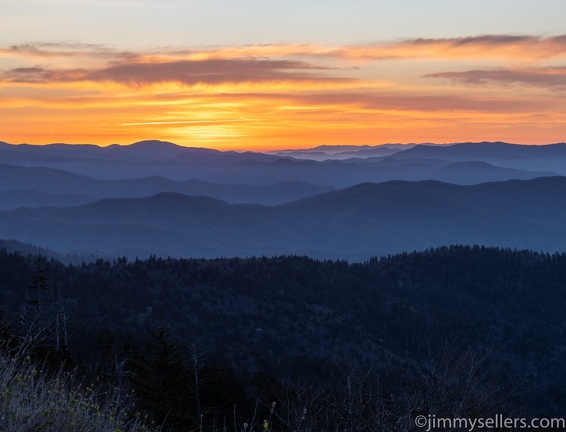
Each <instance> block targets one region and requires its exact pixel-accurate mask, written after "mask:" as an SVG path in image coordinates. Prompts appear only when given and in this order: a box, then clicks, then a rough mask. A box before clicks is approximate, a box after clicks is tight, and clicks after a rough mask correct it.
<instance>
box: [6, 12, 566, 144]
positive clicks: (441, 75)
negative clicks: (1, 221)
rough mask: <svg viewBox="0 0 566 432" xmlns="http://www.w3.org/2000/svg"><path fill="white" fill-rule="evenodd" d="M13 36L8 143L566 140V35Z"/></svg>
mask: <svg viewBox="0 0 566 432" xmlns="http://www.w3.org/2000/svg"><path fill="white" fill-rule="evenodd" d="M55 3H56V2H55ZM63 3H64V2H63ZM86 3H88V2H85V4H86ZM92 3H95V2H92ZM107 3H112V2H107ZM125 3H126V4H130V5H133V3H129V2H125ZM2 41H4V40H2ZM4 42H5V44H4V45H3V46H0V130H1V131H2V133H1V136H0V140H3V141H6V142H10V143H22V142H29V143H38V144H43V143H50V142H68V143H96V144H100V145H108V144H111V143H122V144H126V143H131V142H135V141H139V140H143V139H161V140H169V141H173V142H175V143H178V144H182V145H186V146H199V147H212V148H218V149H242V150H243V149H260V150H265V149H276V148H301V147H311V146H315V145H319V144H379V143H387V142H404V143H407V142H438V143H446V142H458V141H488V140H501V141H508V142H515V143H525V144H526V143H551V142H559V141H564V140H565V137H566V114H565V113H566V102H565V100H566V99H565V97H564V96H565V91H566V35H560V34H555V35H547V36H538V35H526V34H494V33H490V34H477V35H471V36H458V37H427V35H426V34H423V35H422V37H419V38H404V39H396V40H387V39H386V38H382V39H380V40H373V41H368V42H365V43H358V44H352V43H348V44H332V43H328V44H321V43H315V42H312V41H309V40H305V41H304V42H302V43H258V44H226V45H224V46H218V45H215V46H208V47H207V46H204V47H203V46H191V45H189V44H185V45H184V46H179V45H177V46H171V47H169V48H168V47H160V48H154V47H153V46H155V44H148V45H147V48H140V47H138V48H135V49H121V48H120V47H119V45H110V44H100V43H98V41H96V40H94V41H88V42H86V41H84V42H74V41H64V42H60V41H59V42H57V41H56V42H53V41H49V42H29V41H28V40H21V41H19V43H16V44H14V43H12V44H10V43H8V42H7V41H4Z"/></svg>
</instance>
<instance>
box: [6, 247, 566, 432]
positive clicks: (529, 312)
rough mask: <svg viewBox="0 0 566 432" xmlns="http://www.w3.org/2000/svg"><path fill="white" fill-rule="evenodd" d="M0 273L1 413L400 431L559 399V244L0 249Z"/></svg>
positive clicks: (118, 425) (175, 426)
mask: <svg viewBox="0 0 566 432" xmlns="http://www.w3.org/2000/svg"><path fill="white" fill-rule="evenodd" d="M0 287H1V291H0V300H1V304H2V305H4V309H5V311H6V317H7V319H6V321H7V322H8V323H9V324H10V325H8V326H7V327H6V328H5V329H4V331H3V332H2V335H3V336H2V338H3V340H4V346H7V345H6V343H7V342H6V341H12V342H11V343H12V344H13V345H10V346H11V348H10V349H5V350H4V351H5V352H4V354H3V355H2V358H1V361H2V364H3V365H4V366H5V367H3V368H2V373H5V374H6V375H5V377H4V378H3V380H2V381H1V382H0V385H1V388H0V391H1V392H2V393H1V395H2V396H1V397H2V404H3V405H2V406H3V408H2V409H3V410H5V411H4V412H3V415H4V417H3V421H6V422H7V421H8V420H7V419H9V418H10V419H12V420H11V421H14V419H16V418H18V419H23V420H21V421H28V423H21V424H20V427H19V428H18V427H16V426H13V429H6V430H30V431H31V430H65V429H66V430H88V431H90V430H93V431H97V430H109V431H110V430H124V431H126V430H143V429H141V428H142V427H145V426H142V420H144V422H145V424H146V425H150V426H151V425H152V423H151V422H153V425H158V427H159V428H161V430H172V431H173V430H183V431H185V430H207V431H241V430H245V431H250V430H256V431H257V430H264V429H265V427H264V421H265V420H267V421H266V422H265V423H266V424H267V428H268V429H269V430H272V431H302V432H310V431H326V430H329V431H330V430H331V431H362V430H389V431H406V430H418V429H416V428H415V426H414V425H413V419H414V418H415V416H417V415H420V414H422V415H428V414H431V415H432V414H434V415H437V416H441V415H446V416H456V417H466V416H473V417H478V416H490V415H494V414H504V415H509V416H518V415H520V416H525V417H529V416H538V417H541V416H553V415H554V416H555V415H559V414H560V413H563V412H564V410H565V409H566V393H565V390H564V389H565V388H566V382H565V380H566V373H565V372H566V367H565V363H564V358H565V355H566V349H565V348H564V347H566V323H565V322H564V319H563V310H564V308H565V306H566V256H565V255H558V254H556V255H547V254H538V253H534V252H527V251H512V250H502V249H497V248H481V247H449V248H448V247H447V248H439V249H434V250H429V251H425V252H421V253H413V254H401V255H396V256H391V257H386V258H381V259H372V260H370V261H369V262H367V263H364V264H348V263H346V262H341V261H337V262H336V261H324V262H322V261H315V260H311V259H309V258H306V257H296V256H289V257H277V258H249V259H215V260H194V259H190V260H176V259H161V258H157V257H152V258H150V259H148V260H143V261H140V260H136V261H128V260H126V259H125V258H121V259H117V260H115V261H112V262H110V261H105V260H98V261H96V262H93V263H90V264H88V263H83V264H81V265H64V264H62V263H60V262H58V261H54V260H47V259H45V258H42V257H38V256H33V255H29V256H23V255H21V254H19V253H16V252H7V251H6V250H0ZM29 335H35V336H34V339H33V343H32V341H30V340H29ZM23 347H25V349H24V348H23ZM24 351H25V353H26V354H25V355H23V354H22V353H23V352H24ZM14 353H20V354H17V355H16V354H14ZM28 357H29V358H28ZM62 364H63V366H61V365H62ZM15 377H19V378H18V379H15ZM79 377H80V378H79ZM18 382H21V383H25V385H19V384H18ZM46 389H47V390H46ZM25 392H28V393H25ZM56 394H58V395H59V396H57V397H55V396H52V395H56ZM25 401H30V402H29V403H28V402H25ZM34 401H36V402H34ZM132 404H135V405H133V406H132ZM75 411H76V412H75ZM14 413H17V414H14ZM23 413H27V414H25V415H24V414H23ZM46 413H47V414H46ZM49 413H53V417H50V416H51V414H49ZM65 413H67V414H68V416H67V417H66V415H67V414H65ZM79 413H80V415H79ZM10 416H12V417H10ZM14 416H15V417H14ZM145 416H147V419H145ZM55 418H56V419H57V421H60V422H61V423H59V424H58V426H57V427H59V429H57V427H56V426H53V428H54V429H46V428H47V427H48V426H49V425H48V423H47V422H48V420H49V419H51V420H53V421H54V419H55ZM39 420H41V421H44V423H37V421H39ZM18 421H20V420H18ZM34 421H35V422H36V423H33V422H34ZM81 421H82V422H83V423H80V422H81ZM65 422H67V423H65ZM72 422H75V423H72ZM95 422H98V423H97V424H94V423H95ZM103 422H107V423H103ZM111 422H114V423H111ZM8 424H10V423H6V425H8ZM14 424H15V423H14ZM87 424H88V426H83V425H87ZM10 425H11V424H10ZM23 425H25V426H23ZM34 425H37V426H34ZM63 425H65V426H63ZM68 425H72V426H68ZM97 425H100V429H96V428H95V427H97ZM2 426H4V425H2ZM6 427H8V426H6ZM34 427H35V429H34ZM49 427H50V426H49ZM42 428H43V429H42ZM136 428H137V429H136Z"/></svg>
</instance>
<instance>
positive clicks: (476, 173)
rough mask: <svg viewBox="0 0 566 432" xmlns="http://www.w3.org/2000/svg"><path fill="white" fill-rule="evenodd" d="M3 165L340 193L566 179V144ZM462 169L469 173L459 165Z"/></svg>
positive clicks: (60, 159)
mask: <svg viewBox="0 0 566 432" xmlns="http://www.w3.org/2000/svg"><path fill="white" fill-rule="evenodd" d="M329 154H333V155H339V158H337V159H327V158H326V157H325V156H324V155H329ZM0 161H1V163H3V164H9V165H18V166H25V167H46V168H53V169H60V170H64V171H68V172H72V173H75V174H81V175H84V176H88V177H92V178H96V179H100V180H125V179H136V178H142V177H164V178H167V179H169V180H175V181H185V180H189V179H198V180H201V181H205V182H210V183H221V184H232V185H234V184H249V185H256V186H259V185H263V186H265V185H273V184H276V183H284V182H294V181H300V182H304V183H311V184H316V185H321V186H327V187H334V188H344V187H348V186H353V185H356V184H359V183H363V182H383V181H388V180H440V181H446V182H451V183H457V184H478V183H484V182H491V181H499V180H508V179H514V178H515V179H532V178H536V177H541V176H553V175H566V144H554V145H548V146H520V145H514V144H505V143H476V144H469V143H463V144H454V145H425V144H418V145H412V144H411V145H399V144H389V145H384V146H362V147H360V148H354V146H331V148H330V147H326V146H321V147H318V148H314V149H310V150H309V149H305V150H299V151H280V152H267V153H262V152H236V151H218V150H212V149H203V148H188V147H182V146H177V145H175V144H173V143H169V142H162V141H141V142H138V143H134V144H132V145H127V146H119V145H111V146H108V147H97V146H93V145H65V144H52V145H46V146H33V145H26V144H22V145H10V144H2V145H0ZM416 161H418V163H416ZM461 163H466V164H467V165H465V166H463V165H456V164H461ZM38 189H39V188H38Z"/></svg>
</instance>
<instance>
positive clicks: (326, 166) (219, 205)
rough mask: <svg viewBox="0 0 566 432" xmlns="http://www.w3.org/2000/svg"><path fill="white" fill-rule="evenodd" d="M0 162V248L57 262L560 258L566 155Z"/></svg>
mask: <svg viewBox="0 0 566 432" xmlns="http://www.w3.org/2000/svg"><path fill="white" fill-rule="evenodd" d="M309 154H312V155H313V156H312V158H310V159H309ZM324 155H326V156H324ZM295 156H296V157H295ZM0 158H1V161H2V163H1V164H0V238H4V239H13V240H19V241H24V242H29V243H33V244H36V245H38V246H41V247H49V248H52V249H54V250H56V251H58V252H61V253H79V254H88V255H90V254H92V253H98V254H102V255H105V256H110V255H111V256H116V255H127V256H131V257H134V256H140V257H144V256H148V255H152V254H157V255H164V256H167V255H170V256H196V257H208V258H212V257H216V256H230V257H231V256H251V255H268V256H270V255H278V254H304V255H309V256H313V257H317V258H346V259H350V260H365V259H367V258H369V257H370V256H374V255H386V254H391V253H396V252H403V251H412V250H420V249H426V248H429V247H435V246H441V245H446V244H456V243H457V244H484V245H491V246H503V247H511V248H528V249H534V250H545V251H563V250H565V249H566V228H564V227H566V204H564V202H563V201H564V200H563V198H562V197H564V196H566V178H565V177H561V176H560V175H559V174H564V173H566V144H554V145H546V146H521V145H514V144H507V143H461V144H454V145H416V144H411V145H397V144H391V145H387V146H383V147H382V148H380V147H376V146H364V147H359V148H358V147H355V146H322V147H317V148H314V149H303V150H289V151H280V152H271V153H270V154H267V153H260V152H235V151H224V152H223V151H218V150H211V149H202V148H186V147H181V146H177V145H175V144H173V143H168V142H162V141H143V142H139V143H135V144H132V145H129V146H120V145H111V146H108V147H98V146H94V145H67V144H52V145H46V146H34V145H27V144H22V145H11V144H6V143H0Z"/></svg>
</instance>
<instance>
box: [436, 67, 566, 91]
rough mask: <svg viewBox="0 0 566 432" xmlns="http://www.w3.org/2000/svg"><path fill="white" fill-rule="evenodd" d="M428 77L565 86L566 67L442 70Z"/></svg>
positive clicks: (462, 81)
mask: <svg viewBox="0 0 566 432" xmlns="http://www.w3.org/2000/svg"><path fill="white" fill-rule="evenodd" d="M425 77H426V78H444V79H448V80H450V81H454V82H459V83H464V84H470V85H486V84H493V83H497V84H522V85H528V86H535V87H565V88H566V67H558V68H538V69H529V70H512V69H495V70H470V71H464V72H441V73H434V74H429V75H425Z"/></svg>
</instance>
